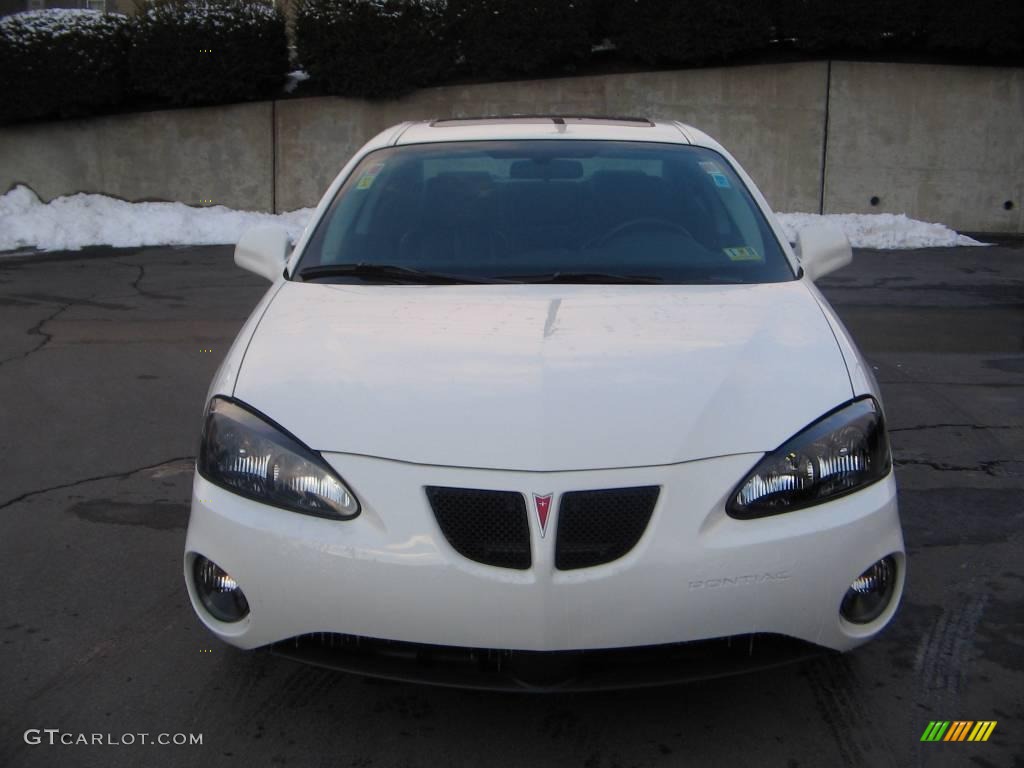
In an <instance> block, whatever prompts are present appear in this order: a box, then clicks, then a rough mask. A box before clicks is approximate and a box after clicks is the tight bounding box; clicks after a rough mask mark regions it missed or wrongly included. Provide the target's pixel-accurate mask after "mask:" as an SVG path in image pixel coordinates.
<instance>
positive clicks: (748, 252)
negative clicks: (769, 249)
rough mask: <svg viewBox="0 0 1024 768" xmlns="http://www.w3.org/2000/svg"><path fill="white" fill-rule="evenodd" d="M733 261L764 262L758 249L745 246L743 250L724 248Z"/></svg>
mask: <svg viewBox="0 0 1024 768" xmlns="http://www.w3.org/2000/svg"><path fill="white" fill-rule="evenodd" d="M722 250H724V251H725V255H726V256H728V257H729V259H730V260H731V261H764V259H762V258H761V254H759V253H758V252H757V249H756V248H751V247H750V246H749V245H745V246H743V247H742V248H723V249H722Z"/></svg>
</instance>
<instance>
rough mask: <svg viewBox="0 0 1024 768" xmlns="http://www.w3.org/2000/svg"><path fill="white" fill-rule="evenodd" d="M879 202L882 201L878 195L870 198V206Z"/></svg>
mask: <svg viewBox="0 0 1024 768" xmlns="http://www.w3.org/2000/svg"><path fill="white" fill-rule="evenodd" d="M880 202H882V201H881V200H880V199H879V197H878V195H875V196H874V197H872V198H871V206H872V207H874V206H876V205H878V204H879V203H880Z"/></svg>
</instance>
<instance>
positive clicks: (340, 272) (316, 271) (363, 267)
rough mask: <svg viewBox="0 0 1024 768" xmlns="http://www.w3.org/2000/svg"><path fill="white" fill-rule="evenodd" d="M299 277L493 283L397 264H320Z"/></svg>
mask: <svg viewBox="0 0 1024 768" xmlns="http://www.w3.org/2000/svg"><path fill="white" fill-rule="evenodd" d="M299 277H301V278H302V280H303V281H304V282H308V281H310V280H319V279H320V278H324V277H357V278H365V279H367V280H384V281H387V282H393V283H424V284H430V285H458V284H460V283H473V284H475V283H492V282H496V281H494V280H488V279H486V278H482V277H470V276H468V275H448V274H443V273H441V272H427V271H424V270H422V269H414V268H413V267H400V266H398V265H397V264H368V263H367V262H364V261H361V262H359V263H358V264H319V265H317V266H315V267H306V268H304V269H300V270H299Z"/></svg>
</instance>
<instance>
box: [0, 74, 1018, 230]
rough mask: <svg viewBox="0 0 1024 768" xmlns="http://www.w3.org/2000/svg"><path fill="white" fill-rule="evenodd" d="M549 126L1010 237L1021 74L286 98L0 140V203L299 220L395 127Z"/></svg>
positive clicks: (624, 81)
mask: <svg viewBox="0 0 1024 768" xmlns="http://www.w3.org/2000/svg"><path fill="white" fill-rule="evenodd" d="M547 111H550V112H562V113H580V114H588V113H589V114H625V115H629V114H635V115H644V116H649V117H652V118H666V119H676V120H682V121H684V122H687V123H691V124H693V125H696V126H697V127H699V128H702V129H703V130H705V131H707V132H708V133H710V134H711V135H713V136H715V137H716V138H718V139H719V140H720V141H721V142H722V143H723V144H724V145H725V146H726V147H727V148H729V150H730V151H731V152H733V154H734V155H736V157H737V158H738V159H739V161H740V162H741V163H742V164H743V165H744V167H746V169H747V170H748V171H749V172H750V173H751V175H752V176H753V177H754V178H755V179H756V180H757V182H758V184H759V185H760V186H761V189H762V191H763V192H764V193H765V195H766V196H767V197H768V200H769V202H770V203H771V204H772V206H773V207H774V208H775V209H776V210H780V211H818V210H819V209H820V206H821V205H822V203H824V209H825V211H826V212H848V211H864V212H883V211H887V212H905V213H907V214H909V215H911V216H914V217H916V218H923V219H928V220H933V221H942V222H944V223H948V224H950V225H952V226H955V227H958V228H960V229H967V230H983V231H1004V232H1008V231H1024V215H1022V208H1021V197H1022V192H1024V188H1022V186H1024V132H1021V131H1020V130H1019V126H1020V125H1021V124H1022V123H1024V70H1020V69H996V68H973V67H941V66H930V65H929V66H924V65H897V64H864V63H847V62H836V63H833V64H832V65H831V66H830V65H829V64H828V63H827V62H808V63H798V64H777V65H765V66H752V67H729V68H720V69H704V70H684V71H675V72H650V73H639V74H623V75H607V76H588V77H579V78H558V79H550V80H536V81H520V82H509V83H491V84H481V85H466V86H445V87H439V88H429V89H424V90H421V91H418V92H416V93H414V94H412V95H411V96H408V97H406V98H404V99H399V100H395V101H389V102H367V101H361V100H353V99H340V98H309V99H293V100H285V101H279V102H276V103H273V104H271V103H260V104H245V105H234V106H228V107H213V108H207V109H187V110H177V111H167V112H150V113H143V114H134V115H122V116H112V117H105V118H97V119H92V120H79V121H68V122H61V123H45V124H34V125H29V126H23V127H7V128H2V129H0V190H5V189H7V188H9V187H10V186H11V185H13V184H15V183H18V182H21V183H25V184H28V185H29V186H31V187H32V188H33V189H35V190H36V192H37V193H38V194H39V195H40V197H42V198H44V199H50V198H53V197H55V196H58V195H62V194H68V193H71V192H78V191H89V192H100V193H104V194H108V195H114V196H117V197H122V198H125V199H128V200H153V199H159V200H180V201H183V202H187V203H191V204H195V205H200V204H206V201H212V202H213V203H214V204H222V205H228V206H231V207H235V208H245V209H254V210H271V209H274V208H276V210H279V211H281V210H292V209H294V208H300V207H306V206H311V205H314V204H315V203H316V202H317V200H318V199H319V197H320V195H321V193H322V192H323V190H324V189H325V188H326V187H327V185H328V183H329V182H330V180H331V179H332V178H333V177H334V175H335V174H336V173H337V171H338V169H339V168H340V167H341V166H342V165H343V164H344V162H345V160H346V159H347V158H348V157H349V156H350V155H351V154H352V152H354V151H355V149H356V148H358V147H359V145H361V144H362V143H363V142H364V141H365V140H366V139H368V138H369V137H370V136H372V135H373V134H375V133H377V132H378V131H379V130H381V129H383V128H385V127H387V126H389V125H392V124H394V123H398V122H401V121H403V120H411V119H425V118H433V117H444V116H467V115H480V114H496V113H506V114H508V113H516V112H520V113H522V112H533V113H536V112H547ZM826 125H827V133H828V135H827V137H826ZM874 196H877V197H878V198H879V203H878V205H877V206H872V205H871V204H870V200H871V198H872V197H874ZM1006 201H1010V202H1011V203H1012V209H1010V210H1006V209H1004V208H1003V204H1004V203H1005V202H1006Z"/></svg>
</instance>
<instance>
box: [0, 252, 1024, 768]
mask: <svg viewBox="0 0 1024 768" xmlns="http://www.w3.org/2000/svg"><path fill="white" fill-rule="evenodd" d="M265 286H266V283H264V282H262V281H261V280H259V279H258V278H255V277H252V276H250V275H247V274H245V273H243V272H241V271H240V270H238V269H237V268H235V267H234V265H233V263H232V259H231V249H230V248H227V247H195V248H144V249H126V250H114V249H90V250H86V251H81V252H76V253H63V254H49V255H37V256H32V257H29V258H22V257H14V258H10V257H8V258H4V257H2V256H0V766H8V767H13V766H57V765H59V766H132V767H135V766H179V765H180V766H184V765H203V766H221V765H224V766H231V765H236V766H262V765H272V766H284V765H295V766H317V765H322V766H353V767H356V766H359V767H361V768H369V767H371V766H372V767H373V768H380V767H387V766H424V767H427V766H429V767H430V768H437V767H438V766H448V765H452V766H472V767H474V768H475V767H477V766H480V767H481V768H482V767H484V766H486V767H487V768H491V767H492V766H494V767H503V766H531V767H532V766H537V767H540V766H559V768H569V767H571V766H579V768H632V767H633V766H637V767H646V766H682V765H686V766H700V765H716V766H747V765H757V766H785V767H786V768H796V767H797V766H860V765H871V766H933V765H935V766H947V765H949V766H952V765H977V766H981V767H982V768H985V767H987V766H1024V503H1022V501H1024V493H1022V491H1024V243H1022V242H1021V241H1015V242H1014V241H1008V242H1007V243H1004V244H1003V245H1000V246H995V247H990V248H955V249H954V248H949V249H928V250H920V251H903V252H873V251H859V252H858V253H857V254H856V256H855V261H854V264H853V265H852V266H851V267H848V268H846V269H844V270H842V271H841V272H839V273H837V274H835V275H834V276H832V277H830V278H829V279H828V280H826V281H824V282H823V288H824V290H825V293H826V294H827V295H828V297H829V299H830V300H831V301H832V302H833V304H834V306H835V307H836V309H837V310H838V312H839V314H840V316H841V317H842V318H843V320H844V321H845V322H846V323H847V325H848V326H849V327H850V329H851V330H852V332H853V334H854V336H855V338H856V339H857V341H858V343H859V345H860V346H861V348H862V350H863V351H864V352H865V354H866V356H867V357H868V358H869V361H870V362H871V364H872V366H873V367H874V368H875V373H876V375H877V377H878V380H879V382H880V383H881V386H882V390H883V393H884V396H885V403H886V409H887V415H888V418H889V425H890V428H891V435H892V442H893V446H894V453H895V459H896V465H897V478H898V482H899V485H900V503H901V510H902V515H903V522H904V529H905V535H906V540H907V546H908V551H909V558H910V560H909V576H908V586H907V591H906V595H905V597H904V602H903V606H902V608H901V611H900V613H899V614H898V616H897V618H896V620H895V622H894V624H893V625H892V626H891V627H890V628H889V629H888V630H887V631H886V633H885V634H884V635H883V636H881V637H880V638H879V639H877V640H876V641H875V642H873V643H871V644H869V645H867V646H865V647H863V648H861V649H858V650H857V651H855V652H853V653H851V654H847V655H845V656H830V657H825V658H822V659H818V660H815V661H811V662H805V663H803V664H799V665H793V666H788V667H784V668H779V669H774V670H771V671H765V672H761V673H756V674H752V675H748V676H743V677H733V678H727V679H719V680H712V681H705V682H701V683H694V684H690V685H686V686H679V687H673V688H665V689H657V690H647V691H632V692H614V693H601V694H586V695H584V694H572V695H568V694H562V695H544V696H533V695H515V694H498V693H486V692H466V691H458V690H447V689H434V688H426V687H420V686H416V685H411V684H403V683H392V682H380V681H372V680H367V679H364V678H359V677H353V676H348V675H345V674H341V673H335V672H330V671H324V670H320V669H315V668H310V667H305V666H302V665H299V664H297V663H294V662H291V661H287V660H284V659H281V658H277V657H272V656H269V655H267V654H262V653H244V652H241V651H237V650H235V649H233V648H231V647H228V646H226V645H223V644H221V643H220V642H219V641H217V640H215V639H214V638H213V637H211V636H210V635H209V634H208V633H207V632H206V631H205V630H204V628H203V627H202V626H201V625H200V624H199V622H198V620H197V619H196V618H195V617H194V616H193V613H192V610H191V607H190V606H189V603H188V600H187V597H186V595H185V590H184V588H183V582H182V574H181V555H182V549H183V545H184V540H185V528H186V525H187V521H188V498H189V488H190V481H191V472H192V461H193V457H194V456H195V453H196V446H197V436H198V431H199V426H200V418H201V414H202V408H203V399H204V395H205V392H206V388H207V386H208V383H209V380H210V378H211V376H212V374H213V372H214V370H215V369H216V367H217V365H218V363H219V361H220V359H221V357H222V355H223V354H224V353H225V352H226V350H227V347H228V345H229V344H230V343H231V340H232V339H233V337H234V335H235V333H236V332H237V331H238V329H239V328H240V327H241V325H242V322H243V321H244V319H245V317H246V316H247V315H248V313H249V311H250V310H251V308H252V306H253V305H254V304H255V303H256V301H257V300H258V299H259V297H260V295H261V294H262V292H263V290H264V289H265ZM368 588H372V585H369V586H368ZM931 720H973V721H978V720H995V721H997V722H998V725H997V726H996V728H995V730H994V731H993V733H992V736H991V738H990V740H989V741H988V742H985V743H922V742H921V741H920V738H921V735H922V733H923V731H924V729H925V727H926V726H927V725H928V723H929V721H931ZM45 729H58V730H59V732H60V733H59V734H56V743H54V744H52V745H51V744H50V743H49V739H50V738H51V735H52V731H51V732H50V733H48V732H47V731H46V730H45ZM26 731H29V732H30V733H29V736H28V739H26V735H25V734H26ZM64 734H69V735H70V737H71V740H73V741H77V742H79V743H72V744H61V743H60V740H61V738H64V739H65V740H67V739H68V737H67V736H64ZM92 734H100V735H101V736H102V737H103V739H102V740H103V741H104V743H88V744H82V743H80V742H81V738H80V735H85V736H86V740H87V741H90V740H92ZM139 734H148V735H147V736H146V737H145V739H146V741H155V740H157V739H158V737H160V735H161V734H169V737H168V738H169V739H171V740H173V739H174V738H175V737H176V734H185V735H186V738H189V735H192V738H194V735H196V734H201V739H202V743H201V744H184V745H174V744H168V745H162V744H153V743H141V742H142V738H141V737H140V736H139ZM128 736H130V737H131V741H133V742H134V743H132V744H127V743H126V742H128V741H129V738H128ZM37 738H38V740H39V742H40V743H29V742H30V741H34V740H36V739H37ZM110 742H113V743H110Z"/></svg>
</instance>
